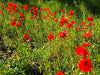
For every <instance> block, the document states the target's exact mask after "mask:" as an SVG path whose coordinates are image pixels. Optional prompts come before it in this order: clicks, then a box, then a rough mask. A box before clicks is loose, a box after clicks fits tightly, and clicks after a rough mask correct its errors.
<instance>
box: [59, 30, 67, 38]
mask: <svg viewBox="0 0 100 75" xmlns="http://www.w3.org/2000/svg"><path fill="white" fill-rule="evenodd" d="M66 34H67V32H66V31H63V32H60V33H59V36H60V38H62V39H63V38H65V37H66Z"/></svg>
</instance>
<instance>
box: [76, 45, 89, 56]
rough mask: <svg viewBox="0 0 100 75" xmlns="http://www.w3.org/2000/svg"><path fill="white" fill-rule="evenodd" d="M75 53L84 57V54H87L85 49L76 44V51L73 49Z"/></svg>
mask: <svg viewBox="0 0 100 75" xmlns="http://www.w3.org/2000/svg"><path fill="white" fill-rule="evenodd" d="M75 54H76V55H83V58H85V57H86V56H89V54H88V51H87V49H85V48H83V47H81V46H78V47H77V49H76V51H75Z"/></svg>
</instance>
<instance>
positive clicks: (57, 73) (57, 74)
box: [56, 71, 65, 75]
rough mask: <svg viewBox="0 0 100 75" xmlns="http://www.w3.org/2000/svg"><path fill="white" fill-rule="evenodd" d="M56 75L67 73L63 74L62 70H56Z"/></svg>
mask: <svg viewBox="0 0 100 75" xmlns="http://www.w3.org/2000/svg"><path fill="white" fill-rule="evenodd" d="M56 75H65V74H63V73H62V72H61V71H59V72H56Z"/></svg>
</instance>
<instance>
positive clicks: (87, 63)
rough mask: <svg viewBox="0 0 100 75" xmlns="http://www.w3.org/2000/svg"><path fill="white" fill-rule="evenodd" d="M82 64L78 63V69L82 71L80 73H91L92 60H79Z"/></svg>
mask: <svg viewBox="0 0 100 75" xmlns="http://www.w3.org/2000/svg"><path fill="white" fill-rule="evenodd" d="M79 62H80V63H78V64H77V65H78V68H79V69H80V71H83V72H91V68H93V67H92V65H91V60H90V59H82V60H79Z"/></svg>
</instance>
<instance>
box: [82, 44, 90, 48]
mask: <svg viewBox="0 0 100 75" xmlns="http://www.w3.org/2000/svg"><path fill="white" fill-rule="evenodd" d="M89 45H90V43H84V44H82V46H83V47H89Z"/></svg>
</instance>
